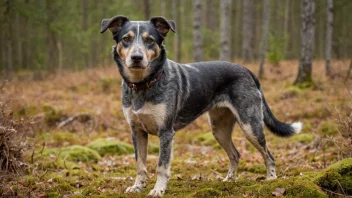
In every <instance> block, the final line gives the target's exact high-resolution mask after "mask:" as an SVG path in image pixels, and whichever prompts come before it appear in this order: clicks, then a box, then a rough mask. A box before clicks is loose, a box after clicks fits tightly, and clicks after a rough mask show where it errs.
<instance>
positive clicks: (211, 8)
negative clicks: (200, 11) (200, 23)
mask: <svg viewBox="0 0 352 198" xmlns="http://www.w3.org/2000/svg"><path fill="white" fill-rule="evenodd" d="M216 7H217V2H216V1H214V0H206V4H205V13H206V15H205V24H204V25H205V27H206V28H207V29H208V30H212V31H214V30H215V29H216V28H218V27H219V26H218V23H217V21H216V20H217V11H216V9H215V8H216Z"/></svg>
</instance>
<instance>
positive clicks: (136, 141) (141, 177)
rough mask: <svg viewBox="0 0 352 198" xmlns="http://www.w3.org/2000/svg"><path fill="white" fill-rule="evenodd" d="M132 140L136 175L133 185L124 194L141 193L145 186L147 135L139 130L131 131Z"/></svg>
mask: <svg viewBox="0 0 352 198" xmlns="http://www.w3.org/2000/svg"><path fill="white" fill-rule="evenodd" d="M132 131H133V132H132V140H133V146H134V150H135V155H136V160H137V175H136V180H135V182H134V185H133V186H131V187H128V188H127V189H126V191H125V192H126V193H138V192H142V191H143V190H144V189H145V188H146V186H147V177H148V176H147V166H146V159H147V152H148V151H147V145H148V133H146V132H144V131H141V130H136V131H135V130H132Z"/></svg>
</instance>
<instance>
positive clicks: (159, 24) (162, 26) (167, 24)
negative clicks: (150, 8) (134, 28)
mask: <svg viewBox="0 0 352 198" xmlns="http://www.w3.org/2000/svg"><path fill="white" fill-rule="evenodd" d="M150 22H151V23H153V24H154V26H155V27H156V29H157V30H158V32H159V33H160V34H161V35H163V36H164V37H165V36H166V34H167V33H168V32H169V30H170V29H171V30H172V31H173V32H176V24H175V21H172V20H166V19H165V18H164V17H153V18H151V19H150Z"/></svg>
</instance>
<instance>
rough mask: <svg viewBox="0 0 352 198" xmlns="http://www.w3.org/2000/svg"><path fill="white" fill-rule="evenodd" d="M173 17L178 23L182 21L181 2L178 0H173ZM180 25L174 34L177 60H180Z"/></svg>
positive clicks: (175, 57)
mask: <svg viewBox="0 0 352 198" xmlns="http://www.w3.org/2000/svg"><path fill="white" fill-rule="evenodd" d="M172 19H173V20H174V21H175V22H176V24H181V23H180V2H179V1H178V0H172ZM179 27H180V25H179V26H177V32H176V34H174V59H175V61H176V62H180V58H181V56H180V45H181V43H180V34H179V32H180V30H181V29H180V28H179Z"/></svg>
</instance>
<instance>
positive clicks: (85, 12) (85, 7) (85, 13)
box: [56, 0, 91, 68]
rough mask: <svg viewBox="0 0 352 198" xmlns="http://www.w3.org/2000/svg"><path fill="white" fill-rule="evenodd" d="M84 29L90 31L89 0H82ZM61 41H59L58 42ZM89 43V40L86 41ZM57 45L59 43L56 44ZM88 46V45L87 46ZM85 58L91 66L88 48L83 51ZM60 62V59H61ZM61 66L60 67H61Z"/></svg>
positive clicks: (85, 62)
mask: <svg viewBox="0 0 352 198" xmlns="http://www.w3.org/2000/svg"><path fill="white" fill-rule="evenodd" d="M82 30H83V31H84V32H87V31H88V0H82ZM57 43H59V42H57ZM86 43H88V41H86ZM56 46H57V47H58V46H59V45H56ZM86 47H87V48H88V46H86ZM83 60H84V64H85V66H86V67H90V66H91V65H90V64H89V55H88V50H85V51H84V52H83ZM59 62H60V61H59ZM59 68H60V67H59Z"/></svg>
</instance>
